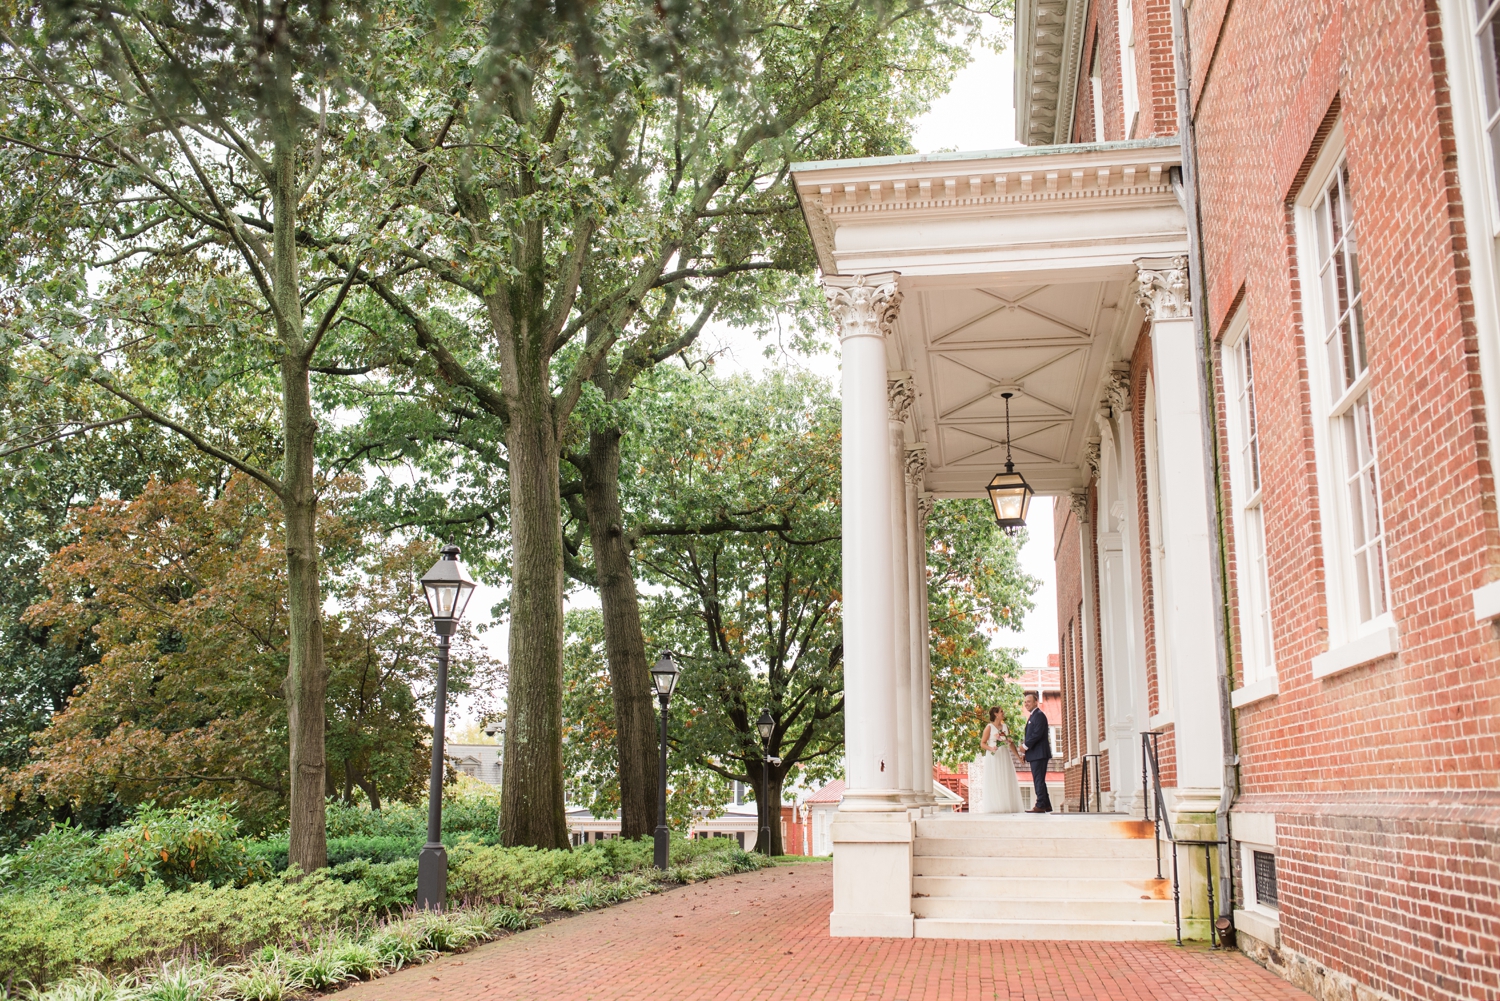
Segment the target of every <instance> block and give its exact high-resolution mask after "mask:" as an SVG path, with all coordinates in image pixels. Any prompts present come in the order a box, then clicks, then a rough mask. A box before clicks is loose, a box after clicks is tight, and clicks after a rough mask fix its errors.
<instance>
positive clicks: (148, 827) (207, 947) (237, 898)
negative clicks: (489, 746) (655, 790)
mask: <svg viewBox="0 0 1500 1001" xmlns="http://www.w3.org/2000/svg"><path fill="white" fill-rule="evenodd" d="M474 785H475V784H473V783H459V784H457V787H456V788H454V789H451V790H450V791H449V793H448V795H447V796H446V797H445V814H444V840H445V842H447V843H448V851H449V883H448V887H449V897H450V903H451V904H452V906H451V908H450V909H449V910H448V911H447V912H445V913H443V914H430V913H418V912H414V911H413V910H412V907H411V903H412V901H413V899H414V897H415V893H416V877H417V862H416V859H417V851H418V849H419V848H420V847H421V844H422V842H423V841H424V840H425V830H424V827H425V810H420V809H418V808H417V807H414V806H407V805H404V804H391V805H390V806H387V807H386V808H385V809H383V810H380V811H374V810H369V809H367V808H361V807H347V806H341V805H339V806H331V807H330V810H329V818H330V824H329V835H330V836H329V848H330V856H331V861H332V860H333V857H335V856H336V857H337V858H338V861H337V862H336V864H333V865H331V866H330V867H329V868H327V869H321V870H318V871H316V872H313V873H311V874H304V873H302V872H301V870H300V869H298V868H296V867H294V866H288V865H287V840H286V836H285V834H282V835H279V836H269V837H258V838H252V837H245V836H243V835H241V833H240V831H239V825H238V822H237V821H236V820H235V818H234V817H233V816H232V814H230V813H229V812H228V811H227V810H226V809H225V808H224V807H223V806H222V805H221V804H210V803H202V802H191V803H188V804H184V805H181V806H177V807H174V808H172V809H161V808H157V807H154V806H147V807H145V808H143V809H141V810H140V811H138V812H137V813H136V815H135V816H133V817H132V818H131V819H130V820H129V821H128V822H127V823H125V824H121V825H119V826H117V827H114V828H110V829H108V830H106V831H103V832H94V831H86V830H81V829H78V828H74V827H71V826H67V825H63V826H58V827H55V828H54V829H53V830H52V831H50V832H48V833H47V834H44V835H41V836H38V837H36V838H34V839H32V841H31V842H30V843H29V844H28V845H27V846H26V847H25V848H24V849H23V850H21V851H19V852H16V853H13V854H11V855H8V856H4V857H0V990H3V992H4V993H0V997H14V998H21V997H26V998H45V999H49V1001H59V999H70V998H93V999H98V1001H106V999H111V998H119V999H126V998H131V999H134V998H141V999H145V998H158V997H161V998H166V997H172V998H185V999H190V998H231V999H247V1001H254V999H268V1001H275V999H281V998H295V997H299V996H302V995H305V994H307V993H310V992H315V991H323V990H327V989H329V988H330V987H334V986H337V985H338V984H340V983H342V982H344V981H347V980H353V979H360V978H365V977H370V976H378V975H381V974H382V973H384V972H388V971H390V970H393V969H399V968H400V967H401V966H404V965H408V964H411V963H417V962H423V961H425V960H426V959H428V958H431V957H432V956H433V955H436V954H437V953H440V952H450V951H453V950H456V949H462V948H465V947H467V946H469V945H471V944H473V943H475V942H479V941H485V940H488V939H491V938H495V937H496V936H498V935H501V934H505V933H508V932H513V931H519V930H522V929H524V928H528V927H531V926H532V925H534V924H537V923H539V922H541V921H544V920H546V919H547V917H548V916H549V915H552V914H556V913H559V912H570V911H582V910H589V909H592V908H596V907H603V906H607V905H609V904H612V903H616V902H619V901H622V900H629V899H632V898H634V897H639V896H642V895H645V894H648V893H654V892H656V891H658V890H660V889H661V888H663V887H664V886H667V885H670V884H674V883H686V882H696V881H698V880H701V879H708V878H712V877H714V876H719V875H725V874H727V873H731V872H743V871H747V870H750V869H756V868H759V867H761V866H762V865H765V864H767V862H766V860H764V859H762V858H761V857H760V856H755V855H750V854H748V853H746V852H744V851H741V850H740V849H739V848H738V847H737V846H736V845H734V844H733V843H732V842H729V841H725V840H723V839H713V840H703V841H687V840H680V839H679V840H674V842H673V845H672V854H671V865H670V866H669V868H668V869H667V870H666V871H665V872H663V871H661V870H658V869H656V868H654V867H653V866H652V846H651V843H650V842H649V841H646V840H640V841H624V840H615V841H606V842H601V843H599V844H594V845H586V846H582V847H579V848H575V849H572V850H563V849H553V850H544V849H534V848H510V847H505V846H502V845H500V844H497V843H495V842H496V841H497V840H498V834H497V827H496V819H497V816H498V810H499V804H498V797H497V794H496V793H495V792H494V791H493V790H490V789H488V788H479V789H476V788H474ZM419 821H420V822H419Z"/></svg>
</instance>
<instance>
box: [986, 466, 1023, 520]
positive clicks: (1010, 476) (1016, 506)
mask: <svg viewBox="0 0 1500 1001" xmlns="http://www.w3.org/2000/svg"><path fill="white" fill-rule="evenodd" d="M988 489H989V495H990V503H991V504H992V505H994V508H995V520H996V521H998V522H1000V524H1002V525H1007V524H1020V523H1024V522H1025V521H1026V514H1027V511H1028V509H1029V508H1030V507H1031V486H1030V485H1029V484H1028V483H1027V482H1026V480H1025V479H1024V478H1023V477H1022V476H1021V474H1020V473H996V474H995V478H994V479H993V480H991V481H990V485H989V488H988Z"/></svg>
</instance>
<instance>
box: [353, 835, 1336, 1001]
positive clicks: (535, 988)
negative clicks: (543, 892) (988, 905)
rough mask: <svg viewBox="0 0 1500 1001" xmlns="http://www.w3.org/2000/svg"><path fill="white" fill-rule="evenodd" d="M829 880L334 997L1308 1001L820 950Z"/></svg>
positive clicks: (750, 880) (826, 874)
mask: <svg viewBox="0 0 1500 1001" xmlns="http://www.w3.org/2000/svg"><path fill="white" fill-rule="evenodd" d="M832 871H833V870H832V866H831V865H829V864H806V865H796V866H787V867H779V868H776V869H770V870H766V871H763V872H758V873H751V874H747V875H743V876H730V877H726V878H723V879H717V880H711V881H709V882H707V883H700V884H698V885H696V886H689V887H683V888H682V889H678V890H673V891H670V892H668V893H663V894H658V895H656V896H653V897H645V898H643V899H640V900H634V901H631V902H630V903H626V904H620V905H618V906H616V907H612V908H608V909H606V910H601V911H594V912H592V913H589V914H582V915H579V916H578V917H574V918H568V919H566V920H563V921H558V922H555V923H553V924H550V925H547V926H545V927H542V928H538V929H534V930H532V931H529V932H524V933H522V934H520V935H514V936H511V937H509V938H506V939H502V940H500V941H498V942H493V943H491V944H489V945H485V946H481V947H480V948H478V949H475V950H474V951H472V952H469V953H466V954H464V955H461V956H452V957H449V958H447V959H442V960H439V961H437V962H435V963H429V964H427V965H426V966H417V967H412V968H410V969H407V970H403V971H401V972H399V973H396V974H393V975H392V976H389V977H386V978H385V979H383V980H377V981H373V982H371V983H366V984H358V985H355V986H354V987H351V988H349V989H348V990H347V991H341V992H340V993H339V994H338V998H339V1001H377V999H383V1001H436V999H440V998H441V999H452V1001H469V999H473V1001H480V999H483V1001H490V999H498V998H524V999H526V1001H574V999H577V1001H589V999H594V1001H627V999H628V1001H717V999H724V1001H731V999H732V1001H772V999H783V998H784V999H799V1001H800V999H804V998H808V999H811V998H818V999H823V998H827V999H839V1001H919V999H920V1001H980V999H983V1001H996V999H1005V1001H1019V999H1022V998H1025V999H1028V1001H1029V999H1037V1001H1064V999H1068V1001H1074V999H1077V1001H1082V999H1090V1001H1094V999H1097V1001H1137V999H1162V1001H1168V999H1171V1001H1179V999H1180V1001H1198V999H1208V998H1233V999H1236V1001H1241V999H1245V1001H1260V999H1274V1001H1307V998H1308V995H1306V994H1304V993H1303V992H1301V991H1299V990H1297V989H1296V988H1294V987H1292V986H1291V985H1289V984H1287V983H1286V982H1285V981H1283V980H1281V979H1280V978H1278V977H1276V976H1274V975H1272V974H1270V973H1267V972H1266V971H1265V970H1263V969H1261V968H1260V967H1259V966H1256V965H1255V964H1254V963H1252V962H1250V960H1248V959H1246V958H1245V957H1244V956H1241V955H1239V954H1238V953H1212V952H1208V951H1206V950H1203V949H1201V948H1189V949H1178V948H1177V947H1176V946H1175V945H1170V944H1163V945H1157V944H1154V943H1151V944H1142V943H1109V942H960V941H936V940H929V939H902V940H896V939H855V938H830V937H829V936H828V910H829V906H830V897H831V893H832Z"/></svg>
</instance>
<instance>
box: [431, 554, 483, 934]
mask: <svg viewBox="0 0 1500 1001" xmlns="http://www.w3.org/2000/svg"><path fill="white" fill-rule="evenodd" d="M422 593H423V594H425V595H426V597H427V607H428V609H429V610H430V611H431V612H432V629H433V632H435V633H437V653H438V662H437V693H436V695H437V699H436V705H434V707H433V710H432V775H431V777H430V779H429V781H428V786H427V843H426V844H425V845H423V846H422V851H421V853H420V854H419V855H418V856H417V906H418V907H420V908H422V909H424V910H441V909H442V906H443V903H444V901H446V900H447V898H448V852H447V851H446V850H445V849H444V848H443V751H444V733H443V731H444V723H445V722H446V719H447V715H448V639H449V637H451V636H452V635H453V634H454V632H456V631H457V629H458V621H459V619H461V618H463V614H464V609H465V608H466V607H467V606H468V604H469V596H470V595H472V594H473V593H474V582H473V581H472V580H470V579H469V575H468V573H466V572H465V571H464V565H463V564H462V563H460V562H458V547H457V546H445V547H444V548H443V557H442V559H440V560H438V561H437V563H435V564H433V567H432V569H431V570H429V571H427V573H426V574H424V575H423V576H422Z"/></svg>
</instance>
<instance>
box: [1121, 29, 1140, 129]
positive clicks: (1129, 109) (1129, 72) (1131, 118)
mask: <svg viewBox="0 0 1500 1001" xmlns="http://www.w3.org/2000/svg"><path fill="white" fill-rule="evenodd" d="M1115 30H1116V32H1117V33H1118V35H1119V42H1120V89H1121V90H1122V91H1124V97H1125V101H1124V105H1125V108H1124V111H1125V114H1124V119H1125V136H1124V138H1126V139H1134V138H1135V123H1136V119H1137V118H1138V117H1139V116H1140V113H1141V95H1140V83H1139V82H1138V81H1137V80H1136V70H1135V56H1136V49H1135V3H1134V2H1133V0H1116V4H1115Z"/></svg>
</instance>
